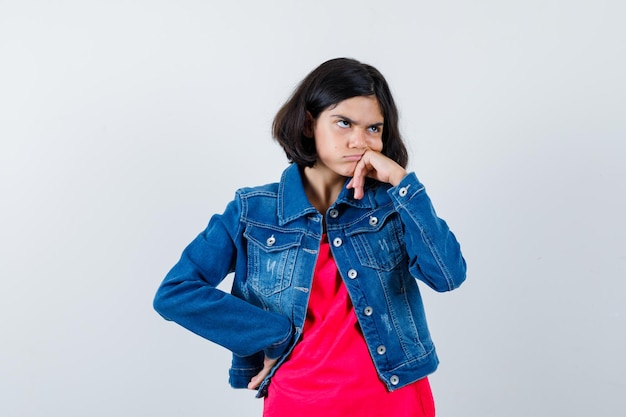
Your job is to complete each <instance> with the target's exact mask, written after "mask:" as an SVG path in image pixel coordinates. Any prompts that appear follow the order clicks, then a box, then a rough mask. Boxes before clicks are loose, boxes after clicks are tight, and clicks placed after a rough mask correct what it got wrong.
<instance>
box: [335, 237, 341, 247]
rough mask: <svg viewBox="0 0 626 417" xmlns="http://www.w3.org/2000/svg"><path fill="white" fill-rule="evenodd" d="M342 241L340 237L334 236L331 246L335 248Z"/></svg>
mask: <svg viewBox="0 0 626 417" xmlns="http://www.w3.org/2000/svg"><path fill="white" fill-rule="evenodd" d="M342 243H343V240H341V238H340V237H336V238H335V239H333V246H334V247H336V248H338V247H339V246H341V244H342Z"/></svg>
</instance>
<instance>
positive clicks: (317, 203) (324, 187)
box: [303, 167, 346, 214]
mask: <svg viewBox="0 0 626 417" xmlns="http://www.w3.org/2000/svg"><path fill="white" fill-rule="evenodd" d="M303 179H304V191H305V193H306V196H307V197H308V199H309V201H310V202H311V204H312V205H313V207H315V208H316V209H317V211H319V212H320V213H321V214H326V211H327V210H328V208H329V207H330V206H331V205H332V204H333V203H334V202H335V201H337V197H339V193H340V192H341V190H342V189H343V186H344V184H345V182H346V178H345V177H342V176H341V175H337V174H335V173H333V172H325V171H323V170H320V169H317V168H315V167H311V168H308V167H307V168H304V175H303Z"/></svg>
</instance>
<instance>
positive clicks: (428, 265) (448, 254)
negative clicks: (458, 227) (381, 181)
mask: <svg viewBox="0 0 626 417" xmlns="http://www.w3.org/2000/svg"><path fill="white" fill-rule="evenodd" d="M387 193H388V194H389V196H390V197H391V199H392V200H393V203H394V205H395V207H396V210H397V211H398V213H399V214H400V218H401V220H402V223H403V225H404V236H405V241H406V247H407V252H408V254H409V270H410V272H411V274H412V275H413V276H414V277H416V278H417V279H419V280H421V281H423V282H424V283H426V284H427V285H428V286H429V287H431V288H433V289H434V290H436V291H441V292H443V291H451V290H453V289H455V288H457V287H458V286H459V285H461V284H462V283H463V281H465V276H466V264H465V259H463V255H462V254H461V248H460V245H459V243H458V242H457V240H456V237H455V236H454V234H453V233H452V232H451V231H450V229H449V227H448V225H447V224H446V222H445V221H444V220H443V219H440V218H439V217H437V214H436V213H435V209H434V207H433V205H432V203H431V201H430V198H429V197H428V195H427V194H426V190H425V188H424V185H423V184H422V183H420V182H419V180H418V179H417V176H416V175H415V174H414V173H409V174H408V175H407V176H406V177H405V178H404V179H403V180H402V181H401V182H400V184H398V185H397V186H395V187H392V188H390V189H389V190H388V191H387Z"/></svg>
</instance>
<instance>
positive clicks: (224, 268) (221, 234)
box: [154, 200, 292, 358]
mask: <svg viewBox="0 0 626 417" xmlns="http://www.w3.org/2000/svg"><path fill="white" fill-rule="evenodd" d="M239 218H240V204H239V202H238V200H235V201H233V202H232V203H231V204H229V206H228V207H227V208H226V211H225V212H224V214H223V215H216V216H213V218H212V219H211V221H210V222H209V225H208V227H207V228H206V229H205V230H204V232H202V233H201V234H200V235H198V237H196V239H194V240H193V242H191V243H190V244H189V246H187V248H186V249H185V250H184V252H183V254H182V256H181V258H180V260H179V261H178V263H177V264H176V265H175V266H174V267H173V268H172V269H171V270H170V272H169V273H168V274H167V276H166V277H165V279H164V280H163V282H162V284H161V286H160V287H159V289H158V291H157V293H156V296H155V298H154V308H155V310H156V311H157V312H158V313H159V314H161V316H163V317H164V318H165V319H166V320H172V321H174V322H176V323H178V324H180V325H181V326H183V327H185V328H186V329H188V330H190V331H192V332H194V333H196V334H198V335H200V336H202V337H204V338H206V339H208V340H211V341H212V342H215V343H217V344H219V345H221V346H223V347H225V348H227V349H229V350H230V351H232V352H233V353H235V354H236V355H239V356H248V355H252V354H254V353H257V352H260V351H264V352H265V355H266V356H268V357H270V358H277V357H279V356H280V355H281V354H282V353H283V352H284V351H285V350H286V349H287V347H288V346H289V342H290V341H291V337H292V326H291V323H290V321H289V319H287V318H286V317H284V316H282V315H280V314H277V313H273V312H268V311H265V310H263V309H262V308H259V307H257V306H254V305H252V304H250V303H248V302H247V301H245V300H242V299H240V298H237V297H235V296H233V295H231V294H228V293H225V292H223V291H221V290H219V289H217V288H216V286H217V285H218V284H219V283H220V282H221V281H222V280H223V279H224V277H225V276H226V275H227V274H228V273H230V272H233V271H234V267H235V263H236V260H237V258H238V257H241V256H246V254H245V251H244V249H243V247H241V244H239V246H238V245H237V237H238V236H239V235H240V233H241V231H240V228H241V226H240V222H239Z"/></svg>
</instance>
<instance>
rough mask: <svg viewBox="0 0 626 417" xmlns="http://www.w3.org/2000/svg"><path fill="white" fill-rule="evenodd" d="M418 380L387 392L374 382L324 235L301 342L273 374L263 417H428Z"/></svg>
mask: <svg viewBox="0 0 626 417" xmlns="http://www.w3.org/2000/svg"><path fill="white" fill-rule="evenodd" d="M434 415H435V408H434V402H433V397H432V393H431V390H430V385H429V383H428V379H427V378H423V379H421V380H419V381H417V382H415V383H413V384H411V385H408V386H405V387H403V388H400V389H398V390H395V391H392V392H389V391H387V388H386V386H385V384H384V383H383V382H382V381H381V380H380V379H379V377H378V374H377V373H376V369H375V368H374V364H373V362H372V359H371V357H370V355H369V351H368V349H367V345H366V344H365V339H364V338H363V334H362V333H361V328H360V327H359V324H358V322H357V318H356V315H355V313H354V308H353V307H352V302H351V301H350V297H349V296H348V292H347V290H346V287H345V285H344V283H343V281H342V279H341V276H340V275H339V273H338V272H337V266H336V264H335V261H334V260H333V258H332V254H331V252H330V246H329V244H328V241H327V239H326V236H324V239H323V240H322V244H321V246H320V253H319V257H318V261H317V265H316V267H315V275H314V277H313V285H312V288H311V295H310V299H309V306H308V311H307V316H306V320H305V324H304V329H303V336H302V339H301V340H300V341H299V342H298V344H297V345H296V346H295V348H294V350H293V352H292V354H291V356H290V357H289V359H288V360H287V361H285V363H284V364H283V365H282V366H281V367H280V368H279V369H278V370H277V371H276V374H275V375H274V377H273V378H272V382H271V383H270V385H269V387H268V395H267V397H266V398H265V402H264V409H263V416H264V417H309V416H310V417H335V416H336V417H346V416H359V417H390V416H393V417H409V416H410V417H416V416H427V417H433V416H434Z"/></svg>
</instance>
